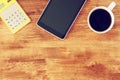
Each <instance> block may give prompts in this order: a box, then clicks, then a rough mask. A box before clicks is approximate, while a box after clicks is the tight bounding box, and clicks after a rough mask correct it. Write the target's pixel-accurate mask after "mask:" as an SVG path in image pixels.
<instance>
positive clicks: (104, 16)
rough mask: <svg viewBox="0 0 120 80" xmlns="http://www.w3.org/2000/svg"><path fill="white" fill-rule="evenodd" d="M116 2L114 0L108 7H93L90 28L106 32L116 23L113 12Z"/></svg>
mask: <svg viewBox="0 0 120 80" xmlns="http://www.w3.org/2000/svg"><path fill="white" fill-rule="evenodd" d="M115 6H116V3H115V2H114V1H113V2H112V3H111V4H110V5H109V6H108V7H104V6H99V7H96V8H94V9H92V10H91V11H90V13H89V15H88V25H89V28H90V29H91V30H92V31H94V32H96V33H106V32H108V31H109V30H111V29H112V27H113V25H114V20H115V19H114V14H113V12H112V10H113V8H114V7H115Z"/></svg>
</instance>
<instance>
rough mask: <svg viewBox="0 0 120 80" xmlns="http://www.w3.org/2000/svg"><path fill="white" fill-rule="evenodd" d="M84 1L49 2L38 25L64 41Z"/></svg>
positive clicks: (59, 0)
mask: <svg viewBox="0 0 120 80" xmlns="http://www.w3.org/2000/svg"><path fill="white" fill-rule="evenodd" d="M85 2H86V0H50V1H49V3H48V5H47V7H46V8H45V10H44V12H43V14H42V15H41V17H40V19H39V20H38V23H37V24H38V25H39V26H40V27H42V28H44V29H45V30H47V31H48V32H50V33H52V34H54V35H56V36H57V37H59V38H61V39H64V38H65V36H66V35H67V33H68V32H69V30H70V27H71V25H72V23H73V22H74V20H75V19H76V17H77V15H78V13H79V11H80V10H81V8H82V6H83V5H84V3H85Z"/></svg>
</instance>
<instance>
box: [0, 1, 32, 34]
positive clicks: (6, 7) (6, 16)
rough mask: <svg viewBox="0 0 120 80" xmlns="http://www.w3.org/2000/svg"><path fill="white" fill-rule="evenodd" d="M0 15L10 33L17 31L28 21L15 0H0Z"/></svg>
mask: <svg viewBox="0 0 120 80" xmlns="http://www.w3.org/2000/svg"><path fill="white" fill-rule="evenodd" d="M0 17H1V18H2V20H3V22H4V23H5V24H6V25H7V26H8V28H9V29H10V31H11V32H12V33H16V32H18V31H19V30H20V29H22V28H23V27H24V26H25V25H27V24H28V23H29V22H30V18H29V17H28V16H27V15H26V13H25V12H24V10H23V9H22V8H21V6H20V5H19V3H18V2H17V1H16V0H0Z"/></svg>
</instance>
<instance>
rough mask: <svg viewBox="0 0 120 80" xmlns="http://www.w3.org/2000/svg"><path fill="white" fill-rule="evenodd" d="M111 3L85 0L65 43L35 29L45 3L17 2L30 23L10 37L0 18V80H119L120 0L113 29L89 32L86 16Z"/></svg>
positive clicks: (34, 1)
mask: <svg viewBox="0 0 120 80" xmlns="http://www.w3.org/2000/svg"><path fill="white" fill-rule="evenodd" d="M112 1H113V0H88V1H87V3H86V4H85V6H84V8H83V9H82V11H81V13H80V15H79V16H78V18H77V20H76V21H75V23H74V25H73V27H72V29H71V30H70V32H69V34H68V36H67V38H66V39H65V40H60V39H58V38H56V37H54V36H52V35H51V34H49V33H47V32H46V31H44V30H43V29H41V28H39V27H37V26H36V22H37V20H38V18H39V16H40V14H41V13H42V11H43V9H44V8H45V6H46V4H47V2H48V0H18V2H19V3H20V5H21V6H22V7H23V9H24V10H25V12H26V13H27V14H28V16H29V17H30V18H31V20H32V21H31V23H30V24H28V25H27V26H25V27H24V28H23V29H22V30H20V31H19V32H17V33H16V34H12V33H11V32H10V31H9V29H8V28H7V26H6V25H5V24H4V23H3V21H2V20H1V19H0V80H120V0H114V1H115V2H116V3H117V6H116V7H115V8H114V10H113V13H114V15H115V25H114V27H113V28H112V29H111V30H110V31H109V32H108V33H105V34H101V35H100V34H96V33H94V32H92V31H91V30H90V29H89V28H88V25H87V16H88V13H89V12H90V10H91V9H93V8H94V7H96V6H106V7H107V6H108V5H109V4H110V3H111V2H112Z"/></svg>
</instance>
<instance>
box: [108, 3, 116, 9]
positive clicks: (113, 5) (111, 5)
mask: <svg viewBox="0 0 120 80" xmlns="http://www.w3.org/2000/svg"><path fill="white" fill-rule="evenodd" d="M115 6H116V3H115V2H114V1H113V2H112V3H111V4H110V5H109V6H108V8H109V9H110V10H113V8H114V7H115Z"/></svg>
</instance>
